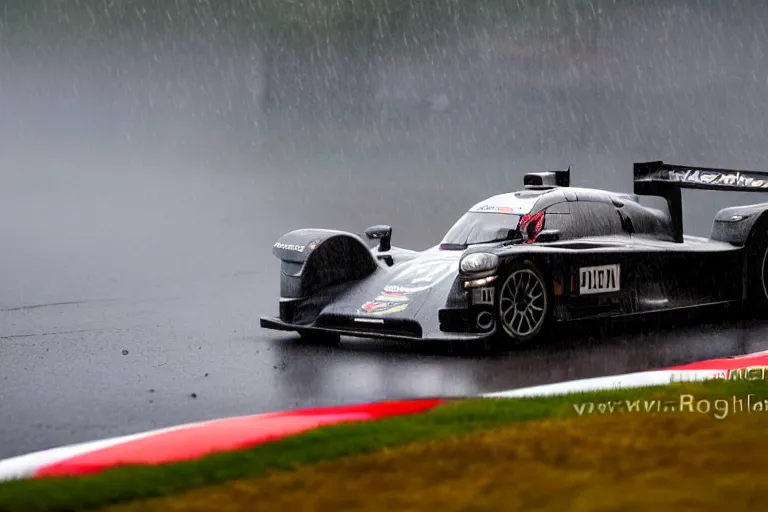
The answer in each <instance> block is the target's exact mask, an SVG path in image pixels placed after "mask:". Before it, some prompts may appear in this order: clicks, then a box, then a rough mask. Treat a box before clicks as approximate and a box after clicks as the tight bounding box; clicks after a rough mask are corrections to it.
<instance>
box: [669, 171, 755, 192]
mask: <svg viewBox="0 0 768 512" xmlns="http://www.w3.org/2000/svg"><path fill="white" fill-rule="evenodd" d="M669 179H670V181H677V182H681V183H695V184H697V185H722V186H725V187H746V188H765V189H768V180H764V179H755V178H752V177H750V176H749V175H748V174H747V173H743V172H738V171H737V172H719V171H699V170H687V171H682V170H672V171H669Z"/></svg>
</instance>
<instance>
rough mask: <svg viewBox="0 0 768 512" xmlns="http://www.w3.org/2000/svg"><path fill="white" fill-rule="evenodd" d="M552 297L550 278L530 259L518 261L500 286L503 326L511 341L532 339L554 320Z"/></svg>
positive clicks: (502, 329)
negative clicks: (551, 319)
mask: <svg viewBox="0 0 768 512" xmlns="http://www.w3.org/2000/svg"><path fill="white" fill-rule="evenodd" d="M551 302H552V301H551V300H550V293H549V286H548V284H547V280H546V278H545V277H544V275H543V274H542V273H541V271H540V270H539V269H538V268H536V266H535V265H534V264H533V263H532V262H530V261H526V262H524V263H521V264H518V265H515V266H514V267H512V268H510V269H509V270H508V271H507V272H506V273H505V274H504V277H503V278H502V281H501V286H500V289H499V304H498V315H499V327H500V332H501V333H502V334H503V335H504V337H505V338H506V339H507V341H508V342H511V343H513V344H515V345H522V344H526V343H530V342H532V341H534V340H535V339H537V338H539V337H540V336H542V335H543V334H544V332H545V331H546V329H547V327H548V326H549V323H550V316H551V315H550V310H551Z"/></svg>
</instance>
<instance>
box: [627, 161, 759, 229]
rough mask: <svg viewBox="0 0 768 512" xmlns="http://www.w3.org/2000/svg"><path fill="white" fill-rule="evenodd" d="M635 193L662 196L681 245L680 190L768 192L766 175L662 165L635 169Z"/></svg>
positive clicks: (651, 163) (752, 172)
mask: <svg viewBox="0 0 768 512" xmlns="http://www.w3.org/2000/svg"><path fill="white" fill-rule="evenodd" d="M633 172H634V192H635V194H637V195H645V196H661V197H663V198H664V199H666V200H667V205H668V207H669V215H670V217H671V218H672V226H673V229H674V231H675V233H674V234H675V239H676V240H677V241H678V242H682V241H683V199H682V194H681V192H680V191H681V189H684V188H691V189H699V190H723V191H733V192H768V172H765V171H738V170H733V169H715V168H707V167H687V166H683V165H673V164H665V163H664V162H661V161H659V162H642V163H635V165H634V169H633Z"/></svg>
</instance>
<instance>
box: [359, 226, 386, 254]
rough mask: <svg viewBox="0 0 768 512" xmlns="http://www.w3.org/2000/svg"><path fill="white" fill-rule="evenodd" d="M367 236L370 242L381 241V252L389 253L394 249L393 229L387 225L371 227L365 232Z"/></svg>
mask: <svg viewBox="0 0 768 512" xmlns="http://www.w3.org/2000/svg"><path fill="white" fill-rule="evenodd" d="M365 236H366V237H368V240H381V241H380V242H379V252H387V251H389V250H390V249H391V248H392V245H391V241H392V227H391V226H386V225H383V224H381V225H377V226H371V227H369V228H368V229H366V230H365Z"/></svg>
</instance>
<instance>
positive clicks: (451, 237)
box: [440, 212, 521, 249]
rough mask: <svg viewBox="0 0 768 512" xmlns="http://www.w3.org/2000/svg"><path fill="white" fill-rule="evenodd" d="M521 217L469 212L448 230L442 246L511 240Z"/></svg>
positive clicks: (463, 245)
mask: <svg viewBox="0 0 768 512" xmlns="http://www.w3.org/2000/svg"><path fill="white" fill-rule="evenodd" d="M520 218H521V216H520V215H512V214H507V213H486V212H468V213H466V214H464V216H463V217H461V218H460V219H459V220H458V221H457V222H456V224H454V225H453V227H452V228H451V229H450V230H449V231H448V233H447V234H446V235H445V238H443V241H442V242H441V244H440V247H441V248H444V249H451V248H463V247H466V246H468V245H472V244H485V243H490V242H501V241H503V240H509V239H510V238H511V235H514V233H515V232H516V231H517V225H518V224H519V222H520ZM510 231H512V233H510Z"/></svg>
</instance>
